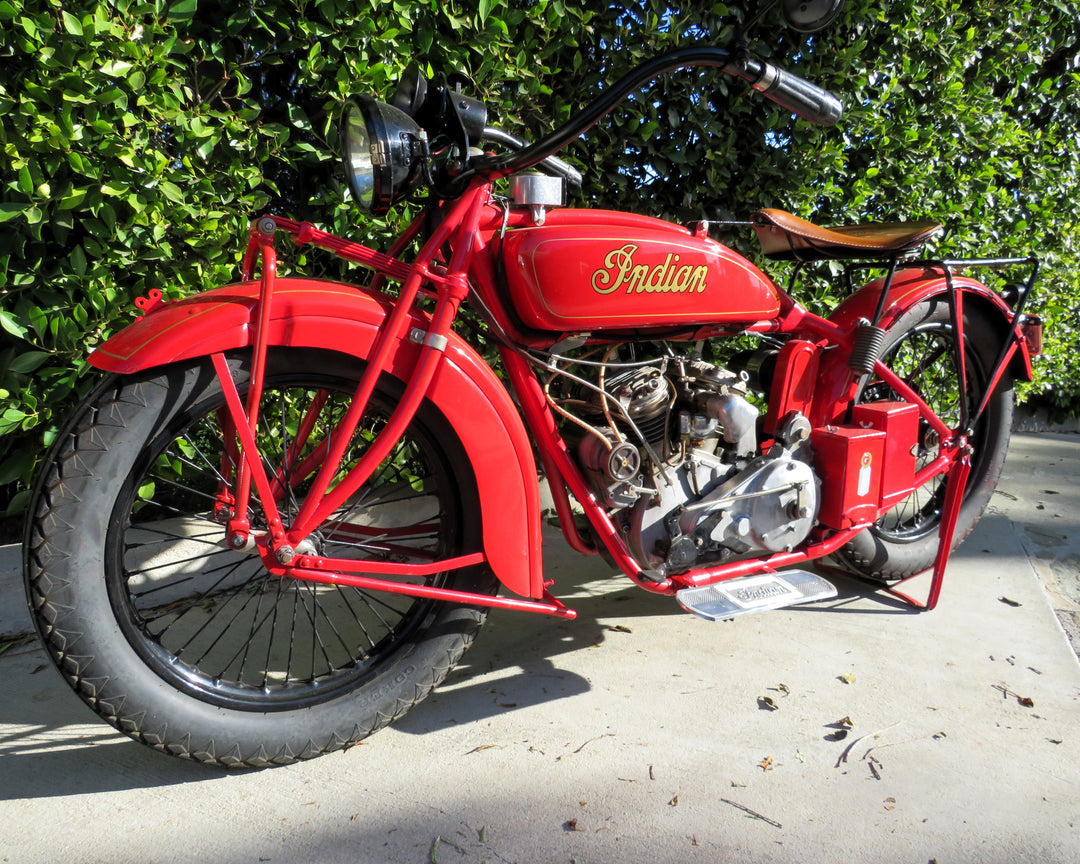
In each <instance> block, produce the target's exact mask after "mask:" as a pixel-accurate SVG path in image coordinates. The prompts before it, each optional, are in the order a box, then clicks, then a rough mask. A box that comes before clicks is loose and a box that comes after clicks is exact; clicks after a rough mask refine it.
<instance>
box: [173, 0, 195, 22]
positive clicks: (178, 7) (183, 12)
mask: <svg viewBox="0 0 1080 864" xmlns="http://www.w3.org/2000/svg"><path fill="white" fill-rule="evenodd" d="M198 5H199V4H198V0H180V2H179V3H170V4H169V15H168V20H169V21H189V20H191V18H193V17H194V15H195V10H196V9H197V8H198Z"/></svg>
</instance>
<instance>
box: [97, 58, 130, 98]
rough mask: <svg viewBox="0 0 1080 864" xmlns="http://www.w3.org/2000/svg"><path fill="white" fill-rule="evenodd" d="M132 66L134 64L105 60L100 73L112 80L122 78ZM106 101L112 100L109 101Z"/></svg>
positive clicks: (124, 61)
mask: <svg viewBox="0 0 1080 864" xmlns="http://www.w3.org/2000/svg"><path fill="white" fill-rule="evenodd" d="M134 66H135V64H134V63H129V62H128V61H127V60H107V61H106V62H105V63H103V64H102V66H101V71H102V72H103V73H104V74H106V75H109V76H111V77H113V78H122V77H123V76H124V75H127V73H128V72H130V71H131V70H132V68H133V67H134ZM109 93H112V91H109ZM108 101H113V100H111V99H110V100H108Z"/></svg>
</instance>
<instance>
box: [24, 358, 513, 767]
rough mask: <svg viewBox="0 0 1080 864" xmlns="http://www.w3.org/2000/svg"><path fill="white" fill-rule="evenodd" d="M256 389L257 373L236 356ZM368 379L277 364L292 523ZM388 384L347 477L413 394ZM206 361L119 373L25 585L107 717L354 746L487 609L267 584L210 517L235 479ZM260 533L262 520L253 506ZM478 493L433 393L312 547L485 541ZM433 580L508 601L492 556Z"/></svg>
mask: <svg viewBox="0 0 1080 864" xmlns="http://www.w3.org/2000/svg"><path fill="white" fill-rule="evenodd" d="M230 365H231V366H232V368H233V372H234V376H235V377H236V379H237V380H238V386H239V387H240V390H241V393H242V394H243V392H244V391H245V390H246V381H247V368H246V364H245V363H244V362H243V361H240V360H234V361H232V362H231V364H230ZM360 371H361V370H360V369H359V368H358V363H357V361H356V360H355V359H352V358H347V357H344V356H343V355H338V354H334V353H331V352H325V351H295V350H294V351H285V350H282V351H277V352H273V353H272V354H271V356H270V358H269V360H268V367H267V378H266V386H265V390H264V395H263V399H262V407H261V423H260V427H259V429H258V435H257V439H258V443H259V448H260V451H261V453H262V456H263V459H264V464H265V466H266V468H267V473H268V475H269V476H270V477H271V478H273V477H275V476H276V477H277V478H278V483H279V496H278V497H279V500H278V507H279V509H280V511H281V513H282V517H283V520H284V521H285V522H286V524H288V522H289V520H290V519H291V517H292V516H293V515H295V513H296V511H297V509H298V507H299V506H300V504H301V503H302V502H303V500H304V495H305V493H306V491H307V489H308V487H309V486H310V485H311V483H312V480H313V477H314V474H315V471H316V470H317V468H318V466H319V464H320V457H321V451H320V449H319V446H320V444H322V442H324V441H325V440H326V439H327V438H328V437H329V436H330V435H331V434H332V430H333V429H334V426H335V424H336V422H337V421H338V419H340V417H341V415H342V414H343V412H344V411H345V409H346V408H347V406H348V404H349V402H350V399H351V395H352V393H353V391H354V389H355V386H356V382H357V380H358V377H359V373H360ZM400 391H401V388H400V385H399V383H398V382H396V381H394V380H393V379H389V378H386V377H384V378H383V379H382V380H381V381H380V383H379V385H378V387H377V388H376V392H375V394H374V396H373V398H372V401H371V405H370V408H369V411H368V414H367V415H366V416H365V418H364V421H363V422H362V424H361V426H360V428H359V430H358V431H357V433H356V435H355V436H354V439H353V442H352V443H351V445H350V448H349V450H348V451H347V454H346V457H345V460H344V464H343V470H346V469H347V468H348V467H349V466H350V465H352V464H354V463H355V462H356V460H357V459H358V458H359V457H360V456H361V455H362V454H363V452H364V451H365V449H366V447H367V445H368V443H369V442H370V441H371V440H372V439H373V438H374V437H375V436H376V435H377V434H378V432H379V430H380V429H381V428H382V426H384V425H385V423H386V421H387V419H388V418H389V416H390V414H391V413H392V411H393V408H394V407H395V404H396V402H397V400H398V398H399V396H400ZM231 440H232V435H230V434H229V428H228V418H227V414H226V412H225V411H224V397H223V395H222V393H221V389H220V386H219V384H218V382H217V378H216V376H215V375H214V374H213V370H212V367H211V366H210V364H209V363H207V362H205V361H202V362H196V363H192V364H188V365H186V366H177V367H168V368H165V369H164V370H158V372H157V373H156V374H152V375H144V376H139V377H131V378H118V379H117V378H114V379H110V380H109V381H108V382H106V384H105V385H104V386H103V387H102V388H99V390H98V391H97V393H96V394H95V395H94V396H92V397H91V398H90V399H89V400H88V402H87V403H86V404H85V405H84V407H83V408H82V410H81V414H80V416H79V417H78V419H77V420H76V422H75V423H74V424H73V425H72V426H71V428H70V429H68V430H67V432H66V433H65V434H64V435H63V436H61V440H60V442H59V443H58V445H57V446H56V447H55V448H54V450H53V451H52V453H51V454H50V457H49V459H48V460H47V464H46V466H45V468H44V469H43V474H42V478H41V480H40V481H39V484H38V487H37V489H36V494H35V498H34V500H33V503H32V511H31V522H30V526H29V540H28V543H27V549H28V551H27V580H28V582H27V586H28V595H29V598H30V603H31V607H32V609H33V610H34V614H35V616H36V619H37V625H38V628H39V631H40V633H41V635H42V637H43V638H44V640H45V643H46V645H47V647H48V649H49V651H50V654H51V655H52V657H53V660H54V662H55V663H56V664H57V666H58V668H59V669H60V671H61V673H62V674H63V675H64V677H65V678H67V680H68V681H69V683H70V684H71V685H72V686H73V687H74V688H75V690H76V691H77V692H78V693H79V695H80V696H81V697H82V698H83V699H84V700H85V701H86V702H87V703H88V704H89V705H90V707H91V708H93V709H94V710H95V711H97V712H98V714H100V715H101V716H102V717H104V718H105V719H106V720H108V721H109V722H110V723H112V724H113V725H114V726H116V727H117V728H118V729H120V730H121V731H123V732H126V733H127V734H128V735H130V736H132V737H133V738H136V739H137V740H140V741H143V742H144V743H147V744H150V745H152V746H154V747H156V748H158V749H160V750H163V751H165V752H168V753H172V754H174V755H178V756H183V757H186V758H191V759H196V760H199V761H205V762H217V763H220V764H223V765H226V766H234V765H240V766H263V765H270V764H283V763H288V762H292V761H295V760H297V759H303V758H308V757H311V756H316V755H319V754H320V753H324V752H327V751H329V750H334V749H337V748H340V747H343V746H345V745H347V744H349V743H351V742H354V741H357V740H359V739H360V738H363V737H365V736H366V735H368V734H370V733H371V732H373V731H375V730H377V729H379V728H381V727H382V726H384V725H385V724H387V723H389V722H390V721H391V720H393V719H395V718H396V717H398V716H400V715H401V714H403V713H405V711H407V710H408V709H409V708H410V707H412V706H413V705H415V704H416V703H417V702H419V701H421V700H422V699H423V698H424V697H425V696H426V695H427V693H428V692H429V691H430V690H431V688H432V687H433V686H434V685H435V684H437V683H438V682H439V681H440V680H442V678H443V677H444V676H445V675H446V673H447V672H448V671H449V670H450V668H451V667H452V666H453V664H454V663H455V662H456V661H457V659H458V658H459V657H460V655H461V654H462V652H463V651H464V650H465V648H466V647H467V646H468V645H469V644H470V642H471V641H472V639H473V637H474V636H475V634H476V632H477V630H478V629H479V627H480V625H481V623H482V622H483V619H484V613H483V612H482V611H481V610H479V609H475V608H469V607H463V606H460V605H457V604H444V603H437V602H433V601H429V600H423V599H417V598H413V597H409V596H407V595H398V594H388V593H386V592H376V591H366V590H360V589H357V588H348V587H342V586H332V585H317V584H315V583H311V582H306V581H301V580H297V579H292V578H288V577H285V578H282V577H278V576H274V575H272V574H270V573H269V572H268V571H267V570H266V568H265V567H264V566H263V563H262V560H261V559H260V557H259V555H258V554H257V553H256V552H254V551H250V552H245V551H236V550H234V549H231V548H229V546H228V545H227V544H226V542H225V530H224V526H223V524H221V522H220V521H219V520H218V519H216V518H215V509H216V508H220V506H221V499H220V494H221V493H222V491H224V490H228V489H229V488H230V487H231V486H232V484H233V481H234V477H235V462H236V460H237V455H236V453H235V448H234V447H232V446H230V445H229V443H227V442H229V441H231ZM247 515H248V519H249V521H250V523H251V526H252V532H253V533H257V532H259V531H261V530H263V529H265V527H266V526H265V518H264V515H263V512H262V509H261V506H260V505H259V503H258V502H257V500H256V498H255V496H254V495H253V496H252V505H251V507H250V509H249V512H248V514H247ZM478 526H479V515H478V512H477V504H476V497H475V483H474V480H473V478H472V476H471V472H470V471H469V469H468V462H467V460H466V459H465V458H464V455H463V451H462V449H461V447H460V444H458V443H457V439H456V437H455V436H454V434H453V430H452V429H451V428H450V427H449V424H448V423H447V421H446V420H445V418H443V417H442V415H441V414H439V412H438V411H437V410H436V409H435V408H434V407H433V406H431V405H425V406H424V408H423V409H422V410H421V411H420V412H419V413H418V415H417V417H416V419H415V420H414V421H413V423H412V424H411V425H410V426H409V428H408V430H407V432H406V434H405V436H404V437H403V438H402V440H401V441H400V442H399V443H398V444H397V445H396V446H395V448H394V450H393V452H392V453H391V455H390V456H389V457H388V458H387V459H386V460H385V461H384V462H383V463H382V464H381V465H380V466H379V468H378V469H377V470H376V472H375V473H374V475H373V476H372V477H371V479H370V481H369V482H368V484H366V485H365V486H364V487H363V488H362V489H361V490H360V491H359V492H358V493H357V494H356V495H354V496H353V497H352V498H351V499H350V500H348V501H347V502H346V504H345V505H343V506H342V507H341V508H340V509H339V510H338V512H336V513H335V514H333V516H332V517H331V518H330V519H329V520H327V522H325V523H324V524H323V525H322V526H320V528H319V530H318V531H316V532H315V533H314V534H313V535H312V537H311V538H310V539H309V541H307V544H308V546H307V547H306V548H304V549H302V550H300V551H304V552H307V553H308V554H318V555H324V556H328V557H335V558H349V559H355V560H372V561H399V562H430V561H432V560H437V559H440V558H444V557H451V556H454V555H459V554H463V553H465V552H468V551H473V550H474V549H476V548H478V543H479V539H478V536H477V533H476V532H477V528H478ZM425 581H426V582H427V583H428V584H432V585H438V586H439V587H445V588H454V589H458V590H465V591H471V592H478V593H494V591H495V589H496V587H497V586H496V582H495V581H494V578H493V577H492V576H491V575H490V573H489V572H488V571H487V570H486V569H483V568H472V569H470V570H462V571H453V572H450V573H442V574H438V575H436V576H432V577H428V578H427V579H426V580H425Z"/></svg>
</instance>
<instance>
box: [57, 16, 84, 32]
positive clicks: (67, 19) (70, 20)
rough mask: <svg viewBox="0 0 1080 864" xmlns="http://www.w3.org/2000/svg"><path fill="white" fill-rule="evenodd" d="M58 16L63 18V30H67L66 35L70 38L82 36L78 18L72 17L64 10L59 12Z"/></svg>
mask: <svg viewBox="0 0 1080 864" xmlns="http://www.w3.org/2000/svg"><path fill="white" fill-rule="evenodd" d="M60 15H61V17H62V18H63V21H64V29H65V30H67V32H68V33H70V34H71V35H72V36H82V35H83V26H82V22H81V21H79V19H78V18H76V17H75V16H74V15H72V14H71V13H70V12H68V11H67V10H66V9H64V10H61V12H60Z"/></svg>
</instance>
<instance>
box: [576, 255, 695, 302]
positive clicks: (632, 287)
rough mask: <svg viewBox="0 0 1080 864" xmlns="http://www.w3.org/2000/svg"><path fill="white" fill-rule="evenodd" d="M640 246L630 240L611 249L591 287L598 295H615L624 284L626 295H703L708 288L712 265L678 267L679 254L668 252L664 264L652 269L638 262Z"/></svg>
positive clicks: (595, 272) (596, 271) (595, 274)
mask: <svg viewBox="0 0 1080 864" xmlns="http://www.w3.org/2000/svg"><path fill="white" fill-rule="evenodd" d="M637 250H638V247H637V246H635V245H634V244H633V243H627V244H626V245H625V246H623V247H622V248H620V249H612V250H611V251H610V252H608V254H607V257H606V258H604V266H603V267H602V268H600V269H599V270H595V271H593V274H592V287H593V290H594V291H595V292H596V293H597V294H613V293H614V292H615V291H618V290H619V289H620V288H622V287H623V286H624V285H625V286H626V293H627V294H661V293H663V294H695V293H697V294H700V293H701V292H702V291H704V290H705V281H706V279H707V278H708V276H709V268H708V267H707V266H706V265H704V264H699V265H697V266H695V265H693V264H684V265H682V266H681V267H680V266H679V256H678V255H676V254H674V253H671V252H669V253H668V256H667V258H665V259H664V263H663V264H657V265H656V266H655V267H652V268H650V267H649V265H648V264H635V263H634V253H635V252H637Z"/></svg>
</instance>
